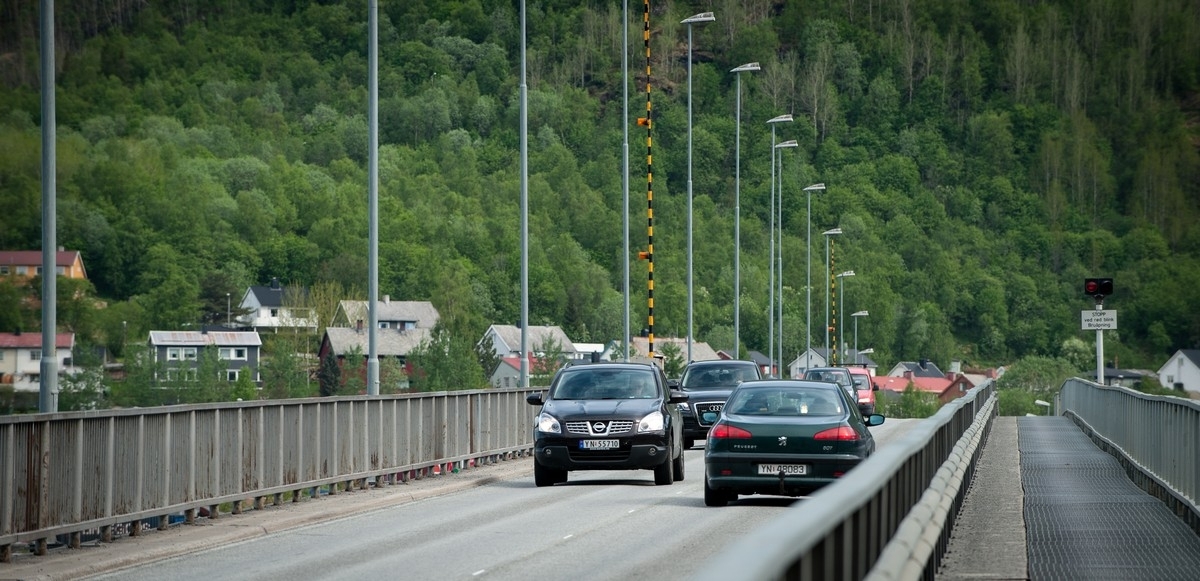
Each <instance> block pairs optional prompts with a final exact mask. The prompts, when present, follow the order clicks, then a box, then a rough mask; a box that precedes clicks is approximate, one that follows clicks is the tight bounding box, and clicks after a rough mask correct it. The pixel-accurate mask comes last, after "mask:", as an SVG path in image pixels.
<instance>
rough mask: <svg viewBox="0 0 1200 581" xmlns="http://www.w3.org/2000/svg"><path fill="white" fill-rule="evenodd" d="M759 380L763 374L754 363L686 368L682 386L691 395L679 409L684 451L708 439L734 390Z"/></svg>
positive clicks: (734, 361) (703, 364) (718, 362)
mask: <svg viewBox="0 0 1200 581" xmlns="http://www.w3.org/2000/svg"><path fill="white" fill-rule="evenodd" d="M756 379H762V371H761V370H760V369H759V367H758V364H757V363H755V362H753V361H742V360H738V359H716V360H712V361H693V362H691V363H689V364H688V366H687V367H685V368H683V377H681V378H680V379H679V382H678V386H679V388H680V389H682V390H683V392H684V393H686V394H687V395H688V401H687V403H683V404H680V405H679V407H680V409H681V410H682V411H683V444H684V447H685V448H691V447H692V446H693V445H694V444H695V443H696V440H703V439H705V438H707V437H708V429H709V428H710V427H712V423H713V421H714V420H715V419H716V417H717V416H718V415H720V413H721V408H723V407H725V400H726V399H728V398H729V394H730V393H731V392H732V391H733V388H735V387H737V386H738V385H740V384H741V383H742V382H743V381H753V380H756ZM674 383H675V382H674V381H672V384H674Z"/></svg>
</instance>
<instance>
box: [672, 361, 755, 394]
mask: <svg viewBox="0 0 1200 581" xmlns="http://www.w3.org/2000/svg"><path fill="white" fill-rule="evenodd" d="M752 379H758V378H757V377H756V376H755V375H754V370H753V369H751V368H750V367H749V366H747V365H705V366H703V367H694V368H691V369H688V370H687V371H686V372H685V373H684V374H683V380H682V381H680V387H682V388H683V389H704V388H710V387H735V386H737V385H738V384H740V383H742V382H743V381H750V380H752Z"/></svg>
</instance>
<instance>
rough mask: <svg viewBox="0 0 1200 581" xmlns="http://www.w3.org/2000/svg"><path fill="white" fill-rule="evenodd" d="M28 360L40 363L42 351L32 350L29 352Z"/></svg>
mask: <svg viewBox="0 0 1200 581" xmlns="http://www.w3.org/2000/svg"><path fill="white" fill-rule="evenodd" d="M29 360H30V361H41V360H42V350H41V349H34V350H32V351H30V352H29Z"/></svg>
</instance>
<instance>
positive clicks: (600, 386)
mask: <svg viewBox="0 0 1200 581" xmlns="http://www.w3.org/2000/svg"><path fill="white" fill-rule="evenodd" d="M550 397H552V398H554V399H654V398H656V397H659V393H658V386H657V385H656V384H655V382H654V373H653V372H652V371H649V370H641V369H588V368H581V369H578V370H573V371H566V372H563V374H562V375H561V376H560V377H559V380H558V384H557V385H556V386H555V387H554V389H553V391H551V394H550Z"/></svg>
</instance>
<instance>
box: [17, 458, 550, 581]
mask: <svg viewBox="0 0 1200 581" xmlns="http://www.w3.org/2000/svg"><path fill="white" fill-rule="evenodd" d="M532 472H533V462H532V461H531V457H523V458H516V459H512V460H504V461H501V462H498V463H496V464H486V465H483V466H477V467H474V468H470V469H467V470H464V471H461V472H457V473H450V474H442V475H438V476H427V477H424V478H420V479H416V480H409V481H407V482H404V483H401V484H395V485H391V486H385V487H380V488H368V489H364V490H357V491H351V492H342V493H339V494H336V495H325V496H321V497H320V498H318V499H308V498H305V499H304V500H303V501H301V502H298V503H297V502H284V503H282V504H280V505H279V506H272V505H267V506H266V507H264V508H263V509H261V510H253V509H251V510H243V512H242V513H241V514H238V515H234V514H221V515H220V517H219V518H217V519H208V518H197V519H196V521H195V524H191V525H187V524H177V525H173V526H171V527H170V528H168V529H167V530H164V531H159V530H150V531H146V532H143V533H142V534H141V535H139V536H137V537H119V538H117V539H115V540H114V541H113V542H111V543H101V542H99V541H90V542H86V543H83V544H82V545H81V546H80V548H78V549H70V548H67V547H58V548H53V549H50V550H49V552H47V554H46V555H43V556H40V557H39V556H37V555H34V554H32V553H29V552H25V551H18V550H16V549H15V548H14V550H13V560H12V562H11V563H0V579H4V580H10V579H13V580H16V579H20V580H37V581H57V580H66V579H79V578H81V577H87V576H89V575H97V574H100V573H108V572H112V571H116V570H118V569H123V568H125V567H131V566H134V565H139V564H142V563H145V562H147V561H156V560H160V559H166V558H170V557H176V556H179V555H185V554H189V553H195V552H198V551H203V550H206V549H212V548H216V547H221V546H225V545H228V544H230V543H236V542H239V541H245V540H248V539H253V538H257V537H265V536H269V535H272V534H276V533H279V532H282V531H286V530H290V529H294V528H297V527H302V526H306V525H311V524H316V523H320V522H326V521H331V520H336V519H340V518H345V517H347V516H352V515H355V514H361V513H365V512H370V511H374V510H379V509H383V508H388V507H391V506H396V505H400V504H406V503H409V502H415V501H418V500H423V499H426V498H431V497H434V496H441V495H444V494H450V493H453V492H458V491H460V490H465V489H468V488H473V487H476V486H483V485H485V484H490V483H493V482H499V481H502V480H511V479H516V478H522V477H527V476H528V475H529V474H531V473H532Z"/></svg>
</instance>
